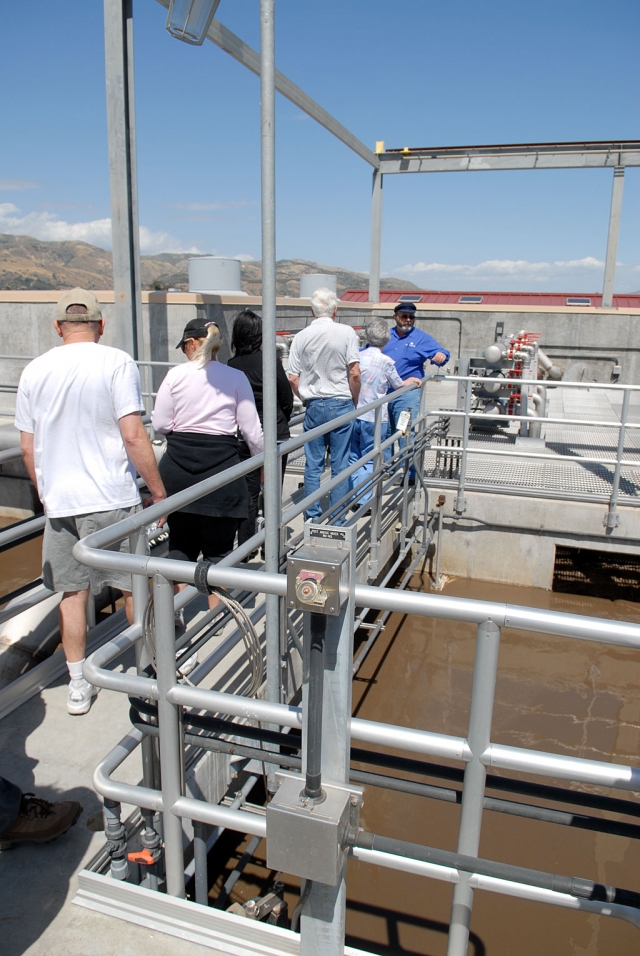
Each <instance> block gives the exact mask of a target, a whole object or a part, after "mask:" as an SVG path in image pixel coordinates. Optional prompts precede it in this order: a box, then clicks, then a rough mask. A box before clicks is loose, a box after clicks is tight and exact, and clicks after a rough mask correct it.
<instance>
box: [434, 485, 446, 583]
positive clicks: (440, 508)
mask: <svg viewBox="0 0 640 956" xmlns="http://www.w3.org/2000/svg"><path fill="white" fill-rule="evenodd" d="M446 502H447V499H446V498H445V496H444V495H440V497H439V498H438V543H437V545H436V575H435V578H434V581H433V585H432V587H433V590H434V591H441V590H442V583H441V581H440V557H441V555H442V517H443V512H444V506H445V504H446Z"/></svg>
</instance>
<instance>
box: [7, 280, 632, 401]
mask: <svg viewBox="0 0 640 956" xmlns="http://www.w3.org/2000/svg"><path fill="white" fill-rule="evenodd" d="M96 294H97V296H98V298H99V300H100V302H101V303H102V309H103V314H104V316H105V320H106V331H105V337H104V340H103V341H104V342H105V344H106V345H114V344H115V327H114V316H113V293H112V292H98V293H96ZM58 296H59V293H58V292H0V354H3V355H7V354H14V355H15V354H17V355H31V356H33V355H39V354H40V353H41V352H44V351H45V350H46V349H48V348H51V347H52V346H54V345H56V344H58V342H59V339H58V338H57V337H56V335H55V332H54V330H53V325H52V323H53V319H54V318H55V303H56V300H57V298H58ZM142 300H143V325H144V337H145V342H146V348H145V356H144V357H145V358H146V359H151V360H153V361H159V362H166V361H176V360H178V361H179V360H181V358H182V356H181V355H180V353H179V352H176V351H175V343H176V342H178V341H179V339H180V336H181V334H182V329H183V328H184V326H185V324H186V323H187V322H188V321H189V320H190V319H193V318H195V317H196V316H197V315H202V316H206V317H208V318H214V319H215V320H216V321H217V322H218V323H220V325H221V329H222V332H223V349H222V351H221V355H220V357H221V359H222V361H226V359H227V358H228V356H229V344H228V343H229V340H230V335H231V326H232V323H233V319H234V317H235V316H236V315H237V313H238V312H239V311H240V310H241V309H243V308H254V309H256V310H257V311H258V312H259V311H260V309H261V300H260V299H259V298H257V297H253V296H224V297H220V296H213V295H200V294H195V293H183V292H181V293H152V292H145V293H143V297H142ZM372 313H374V314H376V315H381V316H384V317H385V318H389V319H391V318H392V315H393V309H392V308H391V307H386V308H383V307H382V306H380V305H370V304H369V303H357V304H356V303H342V304H341V305H340V310H339V320H340V321H342V322H348V323H349V324H351V325H357V326H358V325H363V324H364V322H365V321H366V319H367V318H368V316H369V315H371V314H372ZM277 317H278V321H277V327H278V330H279V331H281V332H285V331H292V332H294V331H297V330H299V329H301V328H304V326H305V325H306V324H307V322H308V321H309V320H310V310H309V303H308V301H307V300H304V299H288V298H282V299H278V302H277ZM498 322H502V323H504V329H505V332H517V331H519V330H520V329H522V328H526V329H527V330H529V331H534V332H540V333H541V336H540V339H539V341H540V345H541V346H542V348H543V349H545V350H546V351H548V352H549V354H550V355H552V356H557V357H558V361H559V364H561V365H564V366H566V368H567V371H568V373H569V377H570V379H571V380H576V379H579V378H583V379H584V380H595V378H598V380H599V381H609V380H610V374H611V368H612V366H613V364H619V365H621V366H622V375H621V377H620V381H621V382H624V383H630V384H634V385H637V384H640V341H639V337H638V335H637V326H640V310H639V309H635V310H628V311H626V312H622V311H619V310H617V309H595V308H565V309H562V310H560V309H556V308H551V307H538V309H537V310H535V311H532V310H531V309H528V308H525V307H524V306H517V307H516V306H512V307H506V306H484V307H483V306H481V305H480V306H478V305H459V306H457V308H456V309H449V310H443V309H442V308H439V307H437V306H433V305H419V306H418V312H417V325H418V327H419V328H422V329H424V330H425V331H426V332H429V333H430V334H431V335H433V336H434V337H435V338H436V339H437V340H438V341H439V342H440V343H441V344H442V345H444V346H445V348H447V349H449V351H450V352H451V355H452V358H457V357H458V356H459V355H460V354H463V355H464V354H470V353H474V352H476V351H478V350H480V349H484V348H485V347H486V346H487V345H488V344H490V343H491V342H493V341H494V338H495V329H496V324H497V323H498ZM0 362H1V367H2V374H1V376H0V384H1V383H4V382H14V381H17V378H16V375H17V374H19V369H20V368H21V367H22V365H21V364H20V363H15V362H14V363H11V362H9V361H6V360H0Z"/></svg>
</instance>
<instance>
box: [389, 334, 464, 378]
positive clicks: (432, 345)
mask: <svg viewBox="0 0 640 956" xmlns="http://www.w3.org/2000/svg"><path fill="white" fill-rule="evenodd" d="M382 351H383V353H384V354H385V355H388V356H389V358H391V359H393V361H394V362H395V363H396V368H397V370H398V375H399V376H400V378H402V379H405V378H409V376H410V375H415V376H416V378H422V377H423V376H424V363H425V362H426V361H427V359H430V358H433V356H434V355H435V354H436V352H444V354H445V355H446V356H447V357H446V359H445V360H444V362H442V365H446V364H447V362H448V361H449V353H448V352H447V350H446V349H443V348H442V346H441V345H439V344H438V342H436V340H435V339H434V338H433V336H432V335H429V334H428V333H427V332H423V331H422V330H421V329H416V328H415V327H414V328H413V329H411V331H410V332H409V333H408V334H407V335H405V336H404V337H401V336H399V335H398V329H397V328H396V327H395V326H394V327H393V328H392V329H391V336H390V338H389V341H388V342H387V344H386V345H385V347H384V348H383V349H382Z"/></svg>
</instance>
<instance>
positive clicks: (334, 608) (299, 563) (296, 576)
mask: <svg viewBox="0 0 640 956" xmlns="http://www.w3.org/2000/svg"><path fill="white" fill-rule="evenodd" d="M349 557H350V553H349V551H347V550H345V549H343V548H331V547H324V546H321V547H319V546H317V545H310V544H303V545H302V547H300V548H298V550H297V551H295V552H294V553H293V555H292V556H291V557H290V558H289V559H288V561H287V607H288V608H296V609H297V610H299V611H313V612H315V613H316V614H328V615H330V616H332V617H337V616H338V615H339V614H340V608H341V606H342V604H343V603H344V601H345V600H346V596H345V598H344V599H341V597H340V585H341V584H343V585H348V583H349Z"/></svg>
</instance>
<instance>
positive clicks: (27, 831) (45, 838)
mask: <svg viewBox="0 0 640 956" xmlns="http://www.w3.org/2000/svg"><path fill="white" fill-rule="evenodd" d="M81 813H82V806H81V805H80V804H79V803H78V802H77V800H64V801H61V802H59V803H51V802H50V801H49V800H43V799H42V798H41V797H36V796H35V795H34V794H33V793H23V794H22V800H21V801H20V812H19V814H18V816H17V818H16V819H15V820H14V821H13V823H12V824H11V826H10V827H9V829H8V830H5V832H4V833H3V834H1V835H0V850H9V849H10V848H11V847H12V846H15V845H16V843H48V842H49V841H50V840H55V839H56V837H59V836H62V834H63V833H66V832H67V830H68V829H69V828H70V827H72V826H73V824H74V823H75V822H76V820H77V819H78V817H79V816H80V814H81Z"/></svg>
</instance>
